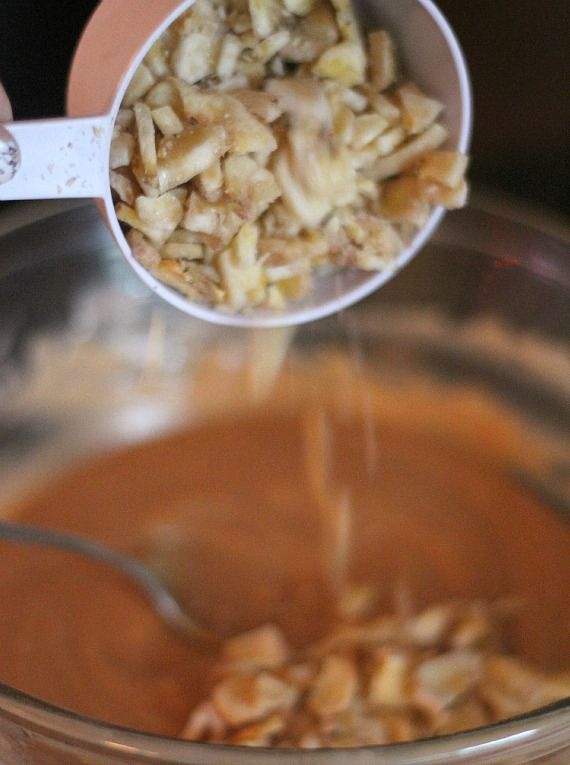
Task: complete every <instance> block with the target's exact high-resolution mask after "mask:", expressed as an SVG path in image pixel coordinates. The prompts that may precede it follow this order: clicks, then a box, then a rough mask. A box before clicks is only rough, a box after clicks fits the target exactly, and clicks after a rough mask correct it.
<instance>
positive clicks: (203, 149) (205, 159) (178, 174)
mask: <svg viewBox="0 0 570 765" xmlns="http://www.w3.org/2000/svg"><path fill="white" fill-rule="evenodd" d="M226 145H227V142H226V131H225V130H224V128H223V127H220V126H212V127H204V128H200V127H197V128H187V129H186V130H185V131H184V132H183V133H179V134H178V135H176V136H173V137H171V138H168V139H166V140H164V141H163V143H162V144H161V145H160V148H159V150H158V171H157V175H158V183H159V187H160V190H161V191H163V192H164V191H168V190H170V189H173V188H175V187H176V186H181V185H182V184H184V183H187V182H188V181H189V180H191V179H192V178H194V177H195V176H197V175H198V174H199V173H202V172H203V171H204V170H207V169H208V168H209V167H210V166H211V164H212V163H213V162H214V161H215V160H216V159H218V158H219V157H221V156H222V155H223V154H224V153H225V151H226Z"/></svg>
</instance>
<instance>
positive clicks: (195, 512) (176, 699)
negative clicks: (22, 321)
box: [0, 402, 570, 734]
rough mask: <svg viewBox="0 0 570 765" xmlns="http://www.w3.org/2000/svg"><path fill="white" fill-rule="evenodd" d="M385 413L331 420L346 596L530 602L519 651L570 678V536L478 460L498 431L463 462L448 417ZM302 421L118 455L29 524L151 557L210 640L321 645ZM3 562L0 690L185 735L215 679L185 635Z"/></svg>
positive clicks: (23, 565)
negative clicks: (284, 639) (346, 525)
mask: <svg viewBox="0 0 570 765" xmlns="http://www.w3.org/2000/svg"><path fill="white" fill-rule="evenodd" d="M440 403H441V402H440ZM337 404H338V402H337ZM437 405H439V404H437ZM434 406H435V405H434ZM373 409H374V408H373ZM374 411H375V412H376V414H373V415H370V416H371V417H372V420H371V421H369V422H368V425H367V429H366V433H365V432H364V429H363V419H362V411H360V412H356V411H351V409H350V408H343V407H341V406H338V405H335V406H334V407H331V409H330V411H329V410H327V408H326V405H325V412H328V417H329V419H328V422H329V428H330V430H331V433H332V435H333V447H334V448H333V449H332V452H331V453H332V455H333V458H332V463H331V465H330V468H331V470H330V475H331V476H332V477H333V478H332V480H333V481H334V482H335V484H336V485H337V486H339V487H340V486H345V487H348V488H349V490H350V494H351V498H352V507H353V511H354V539H353V546H352V550H351V556H350V561H351V562H350V578H351V580H352V581H356V582H373V583H374V584H376V585H377V587H378V591H379V593H380V596H381V602H380V604H379V605H380V607H381V606H382V602H383V603H384V604H385V605H387V604H388V603H389V602H390V598H391V597H392V593H393V588H394V583H395V582H397V581H404V582H406V584H408V585H409V586H410V588H411V590H412V592H413V593H414V594H415V596H416V598H417V602H418V604H420V603H427V602H432V601H436V600H438V599H440V598H442V597H447V596H450V595H452V596H453V595H458V596H466V597H484V598H493V597H496V596H517V597H520V598H521V599H522V603H523V608H522V611H521V615H520V619H518V621H517V630H516V632H515V633H514V635H513V644H514V648H515V650H516V651H519V652H520V653H521V654H523V655H524V656H525V657H527V658H530V659H532V660H534V661H536V662H538V663H539V664H540V665H543V666H545V667H547V668H553V669H554V668H557V667H563V666H564V665H566V666H567V664H568V657H569V656H570V603H569V598H568V592H570V555H569V550H570V526H569V525H568V524H565V523H564V522H563V520H562V518H561V516H559V515H557V513H556V512H555V511H554V510H552V509H551V508H549V507H547V506H546V505H545V504H543V503H542V502H541V501H540V500H539V499H538V498H536V497H533V496H530V495H529V494H526V493H525V492H524V491H523V490H521V489H520V488H519V487H518V486H517V485H516V484H515V483H514V482H513V481H511V480H509V479H508V478H506V476H505V473H504V470H503V468H502V467H501V466H500V465H498V466H496V467H495V466H493V464H492V460H489V449H487V448H485V446H484V447H483V449H482V451H481V454H479V455H478V454H477V448H478V446H479V445H480V444H481V443H482V442H488V443H490V442H491V441H492V440H493V437H492V433H491V432H490V431H489V428H488V424H489V420H488V418H487V420H486V423H487V424H486V425H485V427H486V428H487V430H485V428H483V427H479V429H478V428H477V423H476V422H475V421H473V423H472V424H471V426H470V427H469V429H468V430H469V431H470V432H473V434H477V438H475V439H474V442H473V443H471V444H467V442H465V443H464V444H463V445H460V444H459V443H458V441H457V439H456V438H449V437H448V436H447V435H446V432H445V428H444V427H443V424H444V423H443V420H442V419H441V416H440V418H439V420H438V419H437V418H436V417H428V418H427V420H428V421H431V420H433V423H432V424H431V425H429V427H428V426H427V425H425V423H424V426H423V427H415V426H414V424H413V422H411V420H410V421H408V422H406V421H405V418H404V421H402V422H399V421H397V418H396V420H394V419H393V418H390V417H383V416H382V414H381V408H376V409H375V410H374ZM434 411H435V410H434ZM440 415H441V413H440ZM305 416H306V411H303V410H302V408H301V409H299V410H295V409H294V408H292V409H290V410H288V409H287V408H284V409H282V410H279V411H275V412H274V411H272V409H271V407H268V406H267V405H263V406H261V407H260V408H259V409H252V410H249V411H244V412H243V413H242V414H241V415H239V416H238V415H236V416H234V417H233V418H230V417H217V418H214V419H212V420H210V421H207V422H204V423H203V424H201V425H196V426H195V427H194V428H192V429H189V430H187V431H185V432H181V433H177V434H174V435H170V436H167V437H165V438H163V439H161V440H158V441H152V442H148V443H143V444H141V445H138V446H135V447H133V448H129V449H126V450H123V451H117V452H114V453H110V454H106V455H104V456H102V457H100V458H97V459H95V460H93V461H91V462H89V463H87V464H84V465H83V466H80V467H79V468H77V469H75V470H73V471H72V472H69V473H68V474H65V475H63V476H62V477H60V478H57V479H56V480H54V481H53V482H52V483H51V484H50V485H49V486H47V487H44V488H42V490H41V491H38V493H36V494H35V495H34V496H33V497H32V498H30V499H28V500H26V501H25V502H23V503H22V504H20V505H19V507H18V508H17V511H16V515H17V517H18V519H19V520H21V521H25V522H30V523H36V524H42V525H46V526H49V527H53V528H58V529H65V530H69V531H74V532H78V533H81V534H84V535H88V536H92V537H93V538H96V539H99V540H101V541H103V542H106V543H107V544H110V545H113V546H114V547H116V548H117V549H120V550H127V551H130V552H137V553H142V554H145V555H151V557H152V560H153V563H154V565H157V566H160V567H161V568H162V570H163V572H164V574H165V575H166V576H167V577H169V578H170V579H172V580H173V581H175V582H177V583H178V586H179V591H180V593H181V595H182V596H183V597H184V598H185V600H186V601H187V602H188V604H189V605H190V607H191V608H192V611H193V613H195V615H196V616H197V617H198V618H200V619H202V620H203V621H204V622H207V623H208V624H210V625H212V626H214V627H217V628H220V629H222V628H224V629H229V630H230V631H232V630H243V629H245V628H247V627H250V626H253V625H256V624H260V623H263V622H265V621H277V622H279V623H281V624H282V625H283V626H284V627H285V629H286V631H287V633H288V635H289V636H290V638H291V639H292V640H293V641H294V642H298V643H300V642H303V641H305V640H308V639H311V638H314V637H316V636H317V635H318V634H319V633H320V632H322V631H323V630H324V629H325V628H326V621H327V618H328V616H329V615H330V608H329V606H330V603H331V593H330V589H329V588H328V587H327V577H326V571H325V570H324V566H323V560H324V559H325V558H326V555H325V556H323V554H322V550H321V548H322V541H323V538H324V536H323V533H322V531H323V523H324V519H323V512H322V508H318V507H317V505H316V502H315V498H314V496H312V495H311V491H310V489H309V484H308V480H307V476H306V464H305V461H304V458H303V439H304V422H305V419H304V418H305ZM473 416H474V415H473ZM436 422H440V426H439V427H436V426H435V423H436ZM479 425H481V423H479ZM498 432H499V431H498V430H497V433H498ZM371 440H372V442H373V444H374V446H375V460H374V464H373V465H372V466H371V465H370V460H369V459H368V463H367V454H366V451H367V449H369V446H370V442H371ZM367 464H368V467H367ZM0 546H1V556H0V597H1V614H2V616H1V618H0V645H1V646H2V650H1V651H0V681H2V682H5V683H9V684H12V685H13V686H15V687H17V688H19V689H21V690H23V691H26V692H28V693H30V694H33V695H35V696H38V697H40V698H42V699H45V700H47V701H50V702H52V703H55V704H57V705H60V706H63V707H67V708H70V709H73V710H75V711H78V712H81V713H84V714H87V715H91V716H94V717H97V718H100V719H103V720H106V721H110V722H113V723H117V724H121V725H126V726H131V727H134V728H137V729H143V730H147V731H154V732H160V733H165V734H176V733H178V732H179V731H180V729H181V728H182V726H183V724H184V722H185V720H186V717H187V715H188V712H189V710H190V709H191V708H192V705H193V704H194V702H195V701H196V700H197V699H198V698H199V697H200V696H201V694H202V692H203V690H204V686H203V684H204V683H205V682H206V676H207V668H208V666H209V663H210V661H211V659H210V658H208V657H207V656H204V655H201V654H200V653H198V652H197V651H195V650H194V649H193V647H192V646H191V645H190V644H189V643H186V642H184V641H182V640H180V639H178V638H176V637H175V636H173V635H172V634H170V633H169V632H168V630H167V629H165V628H164V626H163V624H162V623H161V622H160V620H159V619H158V618H157V617H155V616H154V614H153V612H152V610H151V609H150V608H149V607H148V606H147V604H146V602H145V600H144V599H143V597H142V596H141V595H140V594H139V593H138V591H137V590H136V589H135V588H134V587H133V586H132V585H131V584H130V583H129V582H128V581H127V580H125V579H124V578H122V577H121V576H120V575H118V574H117V575H115V574H114V573H113V572H110V571H108V570H106V569H105V568H103V567H101V566H100V565H98V564H96V563H91V562H89V561H84V560H81V559H78V558H77V557H74V556H71V555H67V554H63V553H58V552H45V551H40V550H38V549H34V548H23V547H17V546H14V545H9V544H6V543H0Z"/></svg>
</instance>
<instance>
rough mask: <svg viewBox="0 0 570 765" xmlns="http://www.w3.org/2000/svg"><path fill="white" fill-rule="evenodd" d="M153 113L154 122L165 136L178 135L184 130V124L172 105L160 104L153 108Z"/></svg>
mask: <svg viewBox="0 0 570 765" xmlns="http://www.w3.org/2000/svg"><path fill="white" fill-rule="evenodd" d="M151 114H152V119H153V120H154V124H155V125H156V126H157V128H158V129H159V130H160V132H161V133H162V135H163V136H164V137H165V138H170V136H173V135H178V133H181V132H182V131H183V130H184V124H183V123H182V120H181V119H180V117H179V116H178V115H177V114H176V112H175V111H174V109H173V108H172V106H169V105H166V106H159V107H158V108H157V109H153V110H152V112H151Z"/></svg>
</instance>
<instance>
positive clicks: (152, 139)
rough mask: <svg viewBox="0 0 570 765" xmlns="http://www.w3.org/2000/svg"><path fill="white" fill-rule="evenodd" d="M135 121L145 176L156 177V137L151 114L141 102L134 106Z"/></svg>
mask: <svg viewBox="0 0 570 765" xmlns="http://www.w3.org/2000/svg"><path fill="white" fill-rule="evenodd" d="M134 113H135V121H136V124H137V140H138V144H139V151H140V155H141V160H142V164H143V169H144V172H145V175H148V176H150V177H153V176H155V175H156V171H157V169H158V168H157V162H156V136H155V132H154V122H153V120H152V113H151V111H150V109H149V107H148V106H147V105H146V104H143V103H141V102H139V103H136V104H135V106H134Z"/></svg>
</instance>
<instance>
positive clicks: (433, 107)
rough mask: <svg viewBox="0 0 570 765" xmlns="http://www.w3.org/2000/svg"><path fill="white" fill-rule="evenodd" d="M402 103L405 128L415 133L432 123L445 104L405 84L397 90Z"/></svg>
mask: <svg viewBox="0 0 570 765" xmlns="http://www.w3.org/2000/svg"><path fill="white" fill-rule="evenodd" d="M397 96H398V99H399V102H400V105H401V111H402V124H403V126H404V129H405V130H407V131H408V132H409V133H413V134H414V135H415V134H417V133H421V132H422V131H424V130H425V129H426V128H428V127H429V126H430V125H432V124H433V123H434V122H435V121H436V119H437V118H438V117H439V115H440V114H441V112H442V110H443V104H442V103H441V102H440V101H436V100H435V99H433V98H428V97H427V96H424V95H423V94H422V93H420V92H419V90H418V89H417V88H415V87H414V86H411V85H404V86H403V87H401V88H399V89H398V91H397Z"/></svg>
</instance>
